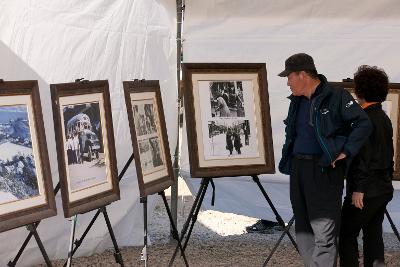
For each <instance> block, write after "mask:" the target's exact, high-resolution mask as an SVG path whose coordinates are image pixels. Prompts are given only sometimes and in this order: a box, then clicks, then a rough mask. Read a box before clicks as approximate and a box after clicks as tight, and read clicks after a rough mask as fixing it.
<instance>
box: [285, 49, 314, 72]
mask: <svg viewBox="0 0 400 267" xmlns="http://www.w3.org/2000/svg"><path fill="white" fill-rule="evenodd" d="M302 70H315V71H317V69H316V68H315V65H314V60H313V58H312V57H311V56H310V55H307V54H305V53H298V54H294V55H292V56H290V57H289V58H288V59H286V61H285V70H284V71H282V72H281V73H279V74H278V76H280V77H287V76H288V75H289V74H290V73H292V72H295V71H302Z"/></svg>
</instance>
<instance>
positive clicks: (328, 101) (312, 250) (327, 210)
mask: <svg viewBox="0 0 400 267" xmlns="http://www.w3.org/2000/svg"><path fill="white" fill-rule="evenodd" d="M279 76H280V77H287V85H288V86H289V87H290V90H291V91H292V94H291V95H290V96H289V99H290V101H291V103H290V106H289V111H288V116H287V118H286V119H285V120H284V123H285V125H286V128H285V133H286V138H285V143H284V145H283V148H282V159H281V161H280V162H279V171H280V172H281V173H283V174H287V175H290V200H291V203H292V208H293V213H294V217H295V232H296V240H297V243H298V247H299V251H300V254H301V256H302V259H303V262H304V265H305V266H336V263H337V237H338V234H339V224H340V212H341V203H342V193H343V186H344V185H343V184H344V176H345V173H346V169H347V168H346V166H347V163H348V162H349V160H350V159H351V158H352V157H353V156H355V155H356V154H357V152H358V151H359V149H360V148H361V146H362V145H363V143H364V142H365V141H366V139H367V138H368V136H369V134H370V132H371V123H370V121H369V119H368V116H367V115H366V113H365V112H364V111H363V110H362V108H361V107H360V106H359V105H358V104H357V103H356V102H355V100H354V99H353V97H352V96H351V95H350V93H349V92H347V91H346V90H344V89H343V88H337V87H332V86H330V85H329V84H328V82H327V79H326V78H325V76H323V75H321V74H318V72H317V70H316V67H315V65H314V60H313V58H312V57H311V56H309V55H307V54H304V53H299V54H295V55H292V56H290V57H289V58H288V59H287V60H286V61H285V70H284V71H282V72H281V73H279Z"/></svg>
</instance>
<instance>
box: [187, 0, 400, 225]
mask: <svg viewBox="0 0 400 267" xmlns="http://www.w3.org/2000/svg"><path fill="white" fill-rule="evenodd" d="M399 11H400V4H399V2H398V1H396V0H387V1H380V2H376V1H372V0H367V1H356V0H352V1H344V0H339V1H334V2H333V1H332V2H328V1H302V2H299V1H293V0H290V1H264V0H252V1H244V0H218V1H216V0H204V1H187V2H186V12H185V21H184V31H183V39H184V43H183V49H184V50H183V55H184V59H183V61H184V62H192V63H194V62H227V63H228V62H229V63H231V62H266V65H267V76H268V92H269V103H270V110H271V123H272V134H273V142H274V154H275V161H276V169H278V168H277V165H278V162H279V160H280V157H281V149H282V145H283V142H284V125H283V120H284V119H285V118H286V115H287V110H288V106H289V100H288V99H287V98H286V96H289V95H290V90H289V88H288V87H287V86H286V79H283V78H280V77H278V76H277V74H278V73H279V72H281V71H282V70H283V69H284V62H285V59H286V58H287V57H289V56H290V55H292V54H294V53H299V52H305V53H309V54H310V55H312V56H313V57H314V61H315V64H316V67H317V70H318V71H319V72H320V73H322V74H324V75H325V76H326V77H327V78H328V80H329V81H337V82H339V81H341V80H342V79H343V78H347V77H350V78H352V77H353V73H354V72H355V71H356V69H357V67H358V66H360V65H362V64H368V65H377V66H379V67H381V68H383V69H385V71H386V72H387V74H388V76H389V78H390V80H391V82H400V71H399V62H400V53H399V52H398V50H399V47H400V13H399ZM184 137H186V136H185V135H184ZM183 143H184V144H183V146H182V159H186V161H183V162H182V169H183V171H182V173H183V175H184V176H186V177H189V162H188V160H187V158H188V157H187V156H186V155H187V149H186V140H183ZM260 178H261V181H262V182H263V185H264V186H265V189H266V191H267V192H268V194H269V196H270V197H271V199H272V201H273V202H274V204H275V205H276V208H277V209H278V211H279V213H280V214H281V215H282V217H283V218H284V219H286V220H288V219H289V218H290V217H291V216H292V208H291V205H290V200H289V188H288V176H285V175H283V174H280V173H279V171H277V173H276V174H274V175H262V176H261V177H260ZM186 181H187V182H188V184H189V187H190V188H191V190H192V193H195V192H197V189H198V187H199V184H200V180H199V179H186ZM214 182H215V186H216V204H215V207H211V206H210V199H211V189H210V190H209V191H208V192H207V194H206V198H205V200H204V205H205V207H206V208H212V209H217V210H220V211H225V212H233V213H238V214H243V215H247V216H253V217H256V218H264V219H275V216H274V214H273V213H272V211H271V210H270V209H269V208H268V204H267V202H266V200H265V199H264V197H263V196H262V194H261V192H260V190H259V189H258V188H257V185H256V184H255V183H254V182H252V180H251V177H237V178H224V179H214ZM396 188H397V189H400V184H399V182H397V183H396ZM388 210H389V212H390V214H391V215H392V217H393V219H394V221H395V222H396V221H397V222H399V221H400V193H399V192H398V191H397V192H396V194H395V196H394V199H393V200H392V201H391V203H390V204H389V207H388ZM385 230H387V231H391V229H390V226H389V225H388V224H387V223H386V224H385Z"/></svg>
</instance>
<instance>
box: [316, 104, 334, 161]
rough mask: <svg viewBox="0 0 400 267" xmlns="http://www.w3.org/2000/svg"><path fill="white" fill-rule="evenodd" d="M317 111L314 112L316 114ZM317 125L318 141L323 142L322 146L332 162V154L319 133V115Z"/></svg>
mask: <svg viewBox="0 0 400 267" xmlns="http://www.w3.org/2000/svg"><path fill="white" fill-rule="evenodd" d="M315 111H316V110H314V112H315ZM315 124H316V125H315V128H316V129H317V136H318V139H319V141H320V142H321V144H322V146H323V148H324V149H325V151H326V153H327V154H328V156H329V159H330V161H331V162H332V161H333V159H332V156H331V153H329V150H328V148H327V147H326V145H325V143H324V141H323V140H322V137H321V135H320V133H319V125H318V113H317V114H316V115H315Z"/></svg>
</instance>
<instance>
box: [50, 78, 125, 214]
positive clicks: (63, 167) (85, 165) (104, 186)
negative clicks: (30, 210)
mask: <svg viewBox="0 0 400 267" xmlns="http://www.w3.org/2000/svg"><path fill="white" fill-rule="evenodd" d="M51 93H52V101H53V113H54V121H55V131H56V136H57V152H58V162H59V171H60V182H61V193H62V198H63V207H64V215H65V217H71V216H72V215H75V214H77V213H84V212H87V211H89V210H92V209H95V208H98V207H100V206H104V205H107V204H109V203H111V202H113V201H115V200H118V199H119V186H118V178H117V175H118V174H117V162H116V156H115V145H114V133H113V126H112V116H111V105H110V97H109V90H108V82H107V81H93V82H86V83H67V84H53V85H51Z"/></svg>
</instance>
